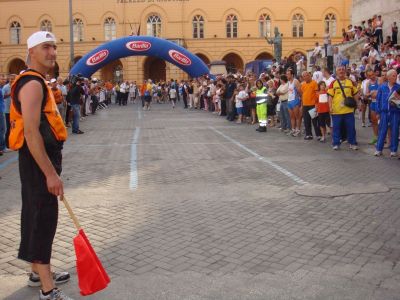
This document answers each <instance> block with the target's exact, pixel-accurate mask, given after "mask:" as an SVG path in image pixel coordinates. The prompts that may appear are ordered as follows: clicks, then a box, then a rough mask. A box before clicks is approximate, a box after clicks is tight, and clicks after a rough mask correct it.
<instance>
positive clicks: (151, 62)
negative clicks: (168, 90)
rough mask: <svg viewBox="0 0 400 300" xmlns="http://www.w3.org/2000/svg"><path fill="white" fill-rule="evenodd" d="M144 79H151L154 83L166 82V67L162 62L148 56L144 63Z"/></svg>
mask: <svg viewBox="0 0 400 300" xmlns="http://www.w3.org/2000/svg"><path fill="white" fill-rule="evenodd" d="M143 69H144V78H145V79H152V80H153V81H155V82H158V81H166V79H167V65H166V63H165V61H164V60H162V59H160V58H158V57H154V56H149V57H147V58H146V60H145V62H144V68H143Z"/></svg>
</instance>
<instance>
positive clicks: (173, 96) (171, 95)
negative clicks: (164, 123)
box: [169, 88, 176, 109]
mask: <svg viewBox="0 0 400 300" xmlns="http://www.w3.org/2000/svg"><path fill="white" fill-rule="evenodd" d="M169 99H170V100H171V103H172V109H174V108H175V103H176V89H172V88H170V89H169Z"/></svg>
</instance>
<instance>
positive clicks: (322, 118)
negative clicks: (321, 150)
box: [316, 81, 331, 143]
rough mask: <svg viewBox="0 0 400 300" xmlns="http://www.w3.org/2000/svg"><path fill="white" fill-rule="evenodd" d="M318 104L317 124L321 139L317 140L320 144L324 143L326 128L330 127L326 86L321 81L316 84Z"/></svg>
mask: <svg viewBox="0 0 400 300" xmlns="http://www.w3.org/2000/svg"><path fill="white" fill-rule="evenodd" d="M317 94H318V102H317V104H316V107H317V113H318V123H319V127H320V128H321V133H322V137H321V139H320V140H319V141H320V142H321V143H325V141H326V133H327V128H329V127H330V125H331V116H330V115H329V103H328V94H327V89H326V84H325V82H324V81H321V82H320V83H319V84H318V92H317Z"/></svg>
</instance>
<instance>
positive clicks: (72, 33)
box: [69, 0, 74, 68]
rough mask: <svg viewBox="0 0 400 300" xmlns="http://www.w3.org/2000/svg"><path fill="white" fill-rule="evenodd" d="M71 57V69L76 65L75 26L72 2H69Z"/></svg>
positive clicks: (70, 0)
mask: <svg viewBox="0 0 400 300" xmlns="http://www.w3.org/2000/svg"><path fill="white" fill-rule="evenodd" d="M69 40H70V42H69V45H70V46H69V55H70V62H71V68H72V66H73V65H74V24H73V20H72V0H69Z"/></svg>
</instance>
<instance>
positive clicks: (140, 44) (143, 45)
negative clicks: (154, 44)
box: [125, 41, 151, 52]
mask: <svg viewBox="0 0 400 300" xmlns="http://www.w3.org/2000/svg"><path fill="white" fill-rule="evenodd" d="M125 46H126V48H128V49H129V50H132V51H137V52H142V51H147V50H149V49H150V48H151V43H149V42H145V41H133V42H128V43H126V45H125Z"/></svg>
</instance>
